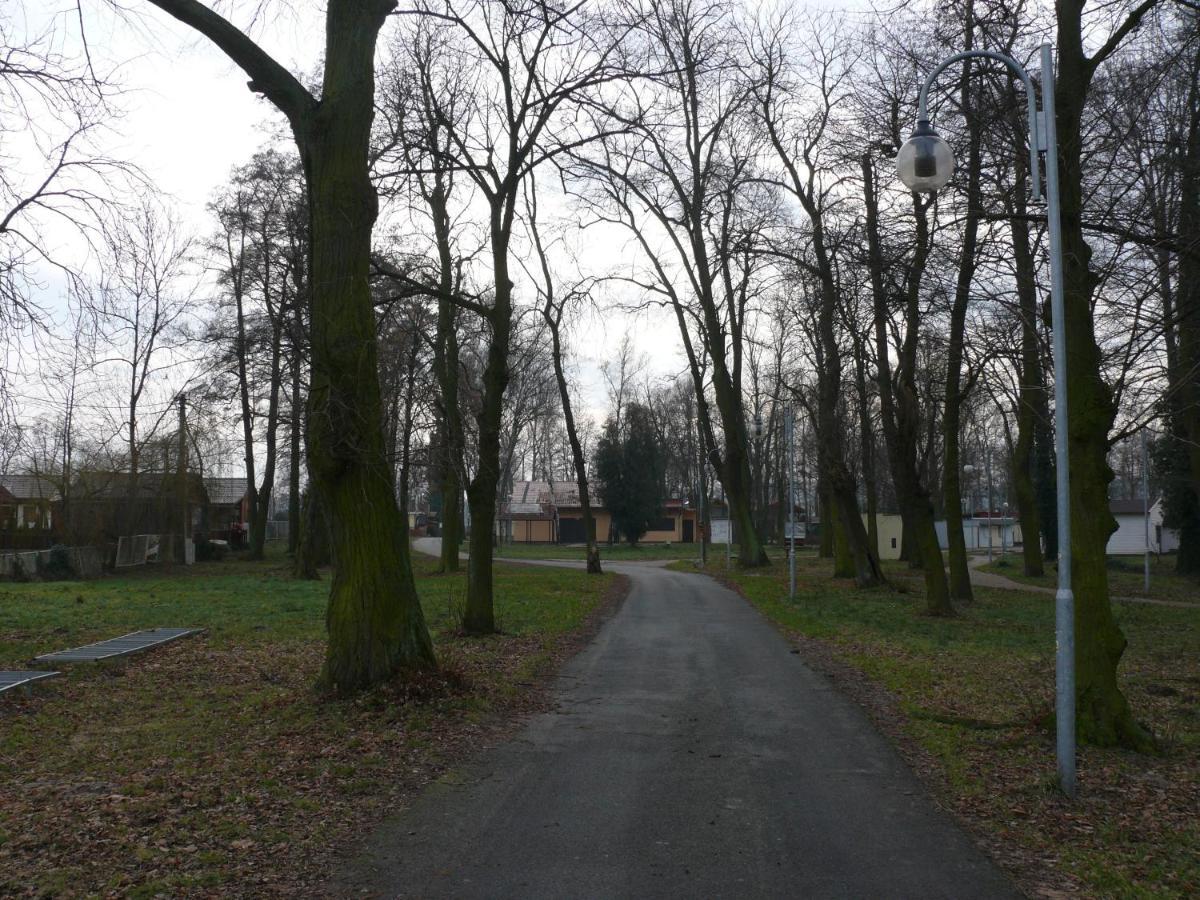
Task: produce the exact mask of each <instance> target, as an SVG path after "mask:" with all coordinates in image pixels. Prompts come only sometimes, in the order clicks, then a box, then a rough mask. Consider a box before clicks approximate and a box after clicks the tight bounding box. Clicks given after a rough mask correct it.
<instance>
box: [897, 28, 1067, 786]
mask: <svg viewBox="0 0 1200 900" xmlns="http://www.w3.org/2000/svg"><path fill="white" fill-rule="evenodd" d="M970 57H985V58H988V59H994V60H998V61H1000V62H1002V63H1004V64H1005V65H1006V66H1008V67H1009V68H1010V69H1012V70H1013V71H1014V72H1016V73H1017V75H1018V76H1019V77H1020V78H1021V80H1022V81H1023V82H1024V84H1025V95H1026V103H1027V106H1028V113H1029V171H1030V176H1031V177H1030V192H1031V194H1032V195H1033V196H1034V198H1035V199H1036V198H1037V197H1038V189H1037V181H1038V152H1039V151H1041V152H1044V153H1045V154H1046V160H1045V172H1046V221H1047V225H1048V231H1049V237H1050V309H1051V314H1052V316H1053V320H1054V321H1053V346H1054V401H1055V402H1054V442H1055V445H1056V446H1055V458H1056V459H1055V461H1056V465H1057V468H1058V471H1057V481H1058V484H1057V494H1058V498H1057V499H1058V590H1057V591H1056V592H1055V595H1054V627H1055V645H1056V648H1055V685H1056V701H1055V719H1056V729H1057V734H1056V751H1057V756H1058V779H1059V784H1060V786H1061V787H1062V791H1063V793H1064V794H1066V795H1067V796H1068V797H1074V796H1075V594H1074V592H1073V591H1072V590H1071V474H1070V472H1071V470H1070V452H1069V449H1068V446H1067V443H1068V424H1069V420H1068V416H1067V409H1068V407H1067V331H1066V298H1065V297H1064V294H1063V290H1064V289H1063V246H1062V211H1061V209H1060V206H1059V186H1058V135H1057V129H1056V127H1055V122H1054V53H1053V50H1052V48H1051V47H1050V44H1048V43H1044V44H1042V45H1041V63H1042V111H1041V112H1040V113H1038V112H1037V111H1036V98H1035V93H1036V92H1035V91H1034V85H1033V79H1031V78H1030V77H1029V73H1028V72H1026V71H1025V68H1024V66H1022V65H1021V64H1020V63H1019V62H1017V61H1016V60H1015V59H1012V58H1011V57H1009V56H1005V55H1003V54H1001V53H993V52H992V51H990V50H968V51H966V52H964V53H958V54H955V55H954V56H950V57H947V58H946V59H944V60H942V62H940V63H939V64H938V66H937V67H936V68H935V69H934V70H933V71H932V72H931V73H930V74H929V77H928V78H926V79H925V84H924V85H923V86H922V88H921V94H920V98H919V100H918V103H917V124H918V126H920V125H921V123H922V122H925V123H928V121H929V118H928V113H927V104H928V96H929V89H930V87H931V86H932V85H933V81H934V79H935V78H936V77H937V76H938V74H939V73H940V72H942V70H944V69H945V68H946V67H947V66H949V65H952V64H953V63H955V62H958V61H959V60H962V59H967V58H970ZM988 519H989V521H988V538H989V543H990V539H991V521H990V520H991V510H990V509H989V510H988Z"/></svg>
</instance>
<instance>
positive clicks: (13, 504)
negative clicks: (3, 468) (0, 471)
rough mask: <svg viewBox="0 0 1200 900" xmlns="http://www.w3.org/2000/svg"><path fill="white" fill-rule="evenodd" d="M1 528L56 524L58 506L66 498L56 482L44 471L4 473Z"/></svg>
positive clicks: (44, 528) (0, 486)
mask: <svg viewBox="0 0 1200 900" xmlns="http://www.w3.org/2000/svg"><path fill="white" fill-rule="evenodd" d="M0 490H2V491H3V492H2V493H0V529H3V530H5V531H9V530H13V529H38V530H41V531H50V530H51V529H52V528H53V527H54V507H55V506H56V505H57V504H58V502H59V501H60V500H61V499H62V498H61V495H60V494H59V490H58V488H57V487H55V485H54V483H53V482H51V481H49V480H48V479H46V478H42V477H41V476H40V475H0Z"/></svg>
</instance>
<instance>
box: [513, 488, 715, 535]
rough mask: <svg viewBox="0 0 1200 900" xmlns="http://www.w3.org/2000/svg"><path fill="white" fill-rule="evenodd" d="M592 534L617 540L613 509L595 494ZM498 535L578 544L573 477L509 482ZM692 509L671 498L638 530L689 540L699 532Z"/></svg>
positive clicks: (578, 519) (580, 531)
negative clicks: (647, 524) (555, 479)
mask: <svg viewBox="0 0 1200 900" xmlns="http://www.w3.org/2000/svg"><path fill="white" fill-rule="evenodd" d="M591 512H592V522H593V526H594V528H595V536H596V538H597V540H599V541H601V542H605V543H606V542H608V541H610V540H611V541H617V540H620V536H619V535H617V534H616V533H615V532H614V529H613V523H612V514H611V513H610V512H609V511H608V510H607V509H605V508H604V505H603V504H602V503H601V502H600V500H599V498H596V497H593V498H591ZM497 518H498V520H499V536H500V539H501V540H503V541H511V542H513V543H540V544H582V543H586V541H587V538H586V537H585V533H584V529H583V508H582V507H581V506H580V503H579V489H578V487H577V486H576V484H575V482H573V481H572V482H565V481H557V482H547V481H517V482H513V485H512V491H511V493H510V494H509V499H507V500H505V501H504V502H503V503H501V505H500V514H499V516H498V517H497ZM696 521H697V515H696V511H695V510H694V509H692V508H690V507H689V506H688V505H687V503H686V501H684V500H680V499H670V500H667V501H666V502H665V503H664V504H663V509H662V513H661V515H660V516H659V517H658V518H657V519H656V520H655V521H653V522H651V523H650V530H649V531H647V532H646V533H645V534H644V535H642V538H641V540H642V541H645V542H647V543H667V542H670V543H685V544H686V543H692V542H693V541H695V540H696V536H697V530H698V529H697V525H696Z"/></svg>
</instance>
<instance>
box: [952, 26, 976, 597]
mask: <svg viewBox="0 0 1200 900" xmlns="http://www.w3.org/2000/svg"><path fill="white" fill-rule="evenodd" d="M973 42H974V14H973V7H968V20H967V25H966V48H967V49H968V50H969V49H971V47H972V46H973ZM970 64H971V63H970V61H969V60H968V61H967V62H965V63H964V64H963V77H962V81H961V96H962V105H963V115H964V116H965V117H966V120H967V135H968V137H967V189H966V202H967V210H966V214H965V216H964V220H963V238H962V249H961V250H960V251H959V253H960V256H959V263H958V278H957V280H956V282H955V286H954V302H953V305H952V306H951V309H950V333H949V338H948V340H949V343H948V346H947V352H946V408H945V409H944V410H943V412H942V444H943V447H944V449H945V467H944V469H943V472H942V497H943V505H944V506H945V512H946V536H947V543H948V545H949V548H950V596H951V597H953V598H954V599H956V600H971V599H973V597H974V592H973V591H972V590H971V572H970V569H969V568H968V566H967V542H966V538H965V537H964V536H963V529H962V487H961V480H960V475H961V472H962V458H961V456H960V454H959V437H960V433H961V431H962V415H961V410H960V406H961V404H962V401H963V399H964V397H963V392H962V381H961V378H962V372H961V369H962V362H963V344H964V341H965V339H966V324H967V305H968V304H969V302H970V299H971V284H972V282H973V281H974V279H975V267H976V264H977V262H978V260H977V256H976V250H977V247H978V243H979V215H980V211H981V203H982V192H981V190H980V180H981V179H980V175H981V171H982V152H981V145H982V136H981V125H980V123H979V122H978V120H977V118H976V116H975V115H974V114H973V112H972V104H971V93H970V88H969V85H968V80H967V73H968V67H969V66H970Z"/></svg>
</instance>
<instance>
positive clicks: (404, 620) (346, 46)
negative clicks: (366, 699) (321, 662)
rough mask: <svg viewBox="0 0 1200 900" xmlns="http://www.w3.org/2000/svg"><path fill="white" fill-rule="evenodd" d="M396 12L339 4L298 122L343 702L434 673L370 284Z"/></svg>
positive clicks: (311, 449)
mask: <svg viewBox="0 0 1200 900" xmlns="http://www.w3.org/2000/svg"><path fill="white" fill-rule="evenodd" d="M390 7H391V4H388V3H380V2H374V3H372V2H368V3H361V2H357V0H330V3H329V5H328V12H327V14H326V15H327V27H326V41H327V45H326V58H325V78H324V90H323V96H324V98H325V99H324V100H323V101H322V102H321V104H320V105H319V106H318V107H317V108H316V109H314V110H313V111H312V112H311V113H310V114H309V115H308V116H306V117H305V118H304V119H303V120H301V121H300V122H298V123H295V125H296V140H297V144H298V145H299V147H300V151H301V158H302V159H303V161H304V170H305V176H306V182H307V185H308V193H309V216H310V234H311V236H312V237H311V240H312V246H311V254H312V256H311V272H312V276H311V282H312V285H313V291H312V325H311V335H312V337H311V340H312V385H311V389H310V392H309V412H308V416H307V421H308V442H307V443H308V458H309V471H310V472H311V474H312V478H313V481H314V483H315V486H316V488H317V491H318V493H319V495H320V498H321V501H322V503H323V504H325V506H326V508H327V509H328V513H329V524H330V538H331V549H332V556H333V563H334V571H333V579H332V583H331V586H330V594H329V608H328V612H327V614H326V625H327V627H328V630H329V644H328V648H327V651H326V656H325V667H324V670H323V672H322V675H321V682H322V684H323V685H324V686H326V687H328V688H331V689H333V690H335V691H337V692H339V693H342V694H345V693H349V692H352V691H357V690H359V689H362V688H365V687H369V686H371V685H373V684H377V683H379V682H381V681H384V680H386V679H388V678H390V677H392V676H393V675H394V674H395V673H396V672H397V671H400V670H402V669H405V668H432V667H434V665H435V661H434V655H433V646H432V643H431V641H430V638H429V632H428V630H427V628H426V626H425V617H424V614H423V613H422V611H421V604H420V598H419V597H418V596H417V591H416V585H415V583H414V580H413V572H412V563H411V560H410V558H409V553H408V545H407V541H406V540H405V539H404V528H405V525H406V523H405V521H404V518H403V516H402V514H401V511H400V510H399V509H398V507H397V506H396V497H395V493H394V482H393V477H392V470H391V467H390V465H389V464H388V460H387V458H386V453H385V447H384V434H383V410H382V406H381V398H380V389H379V367H378V362H377V345H376V329H375V316H374V310H373V306H372V298H371V289H370V282H369V271H368V269H369V260H370V252H371V228H372V226H373V225H374V222H375V217H376V214H377V209H378V201H377V197H376V194H375V188H374V186H373V185H372V183H371V180H370V177H369V175H368V170H367V150H368V146H369V143H370V134H371V121H372V118H373V115H374V109H373V102H374V95H375V92H374V69H373V67H374V54H375V41H376V38H377V36H378V33H379V29H380V28H381V27H382V25H383V23H384V20H385V18H386V15H387V13H388V11H389V9H390Z"/></svg>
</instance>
